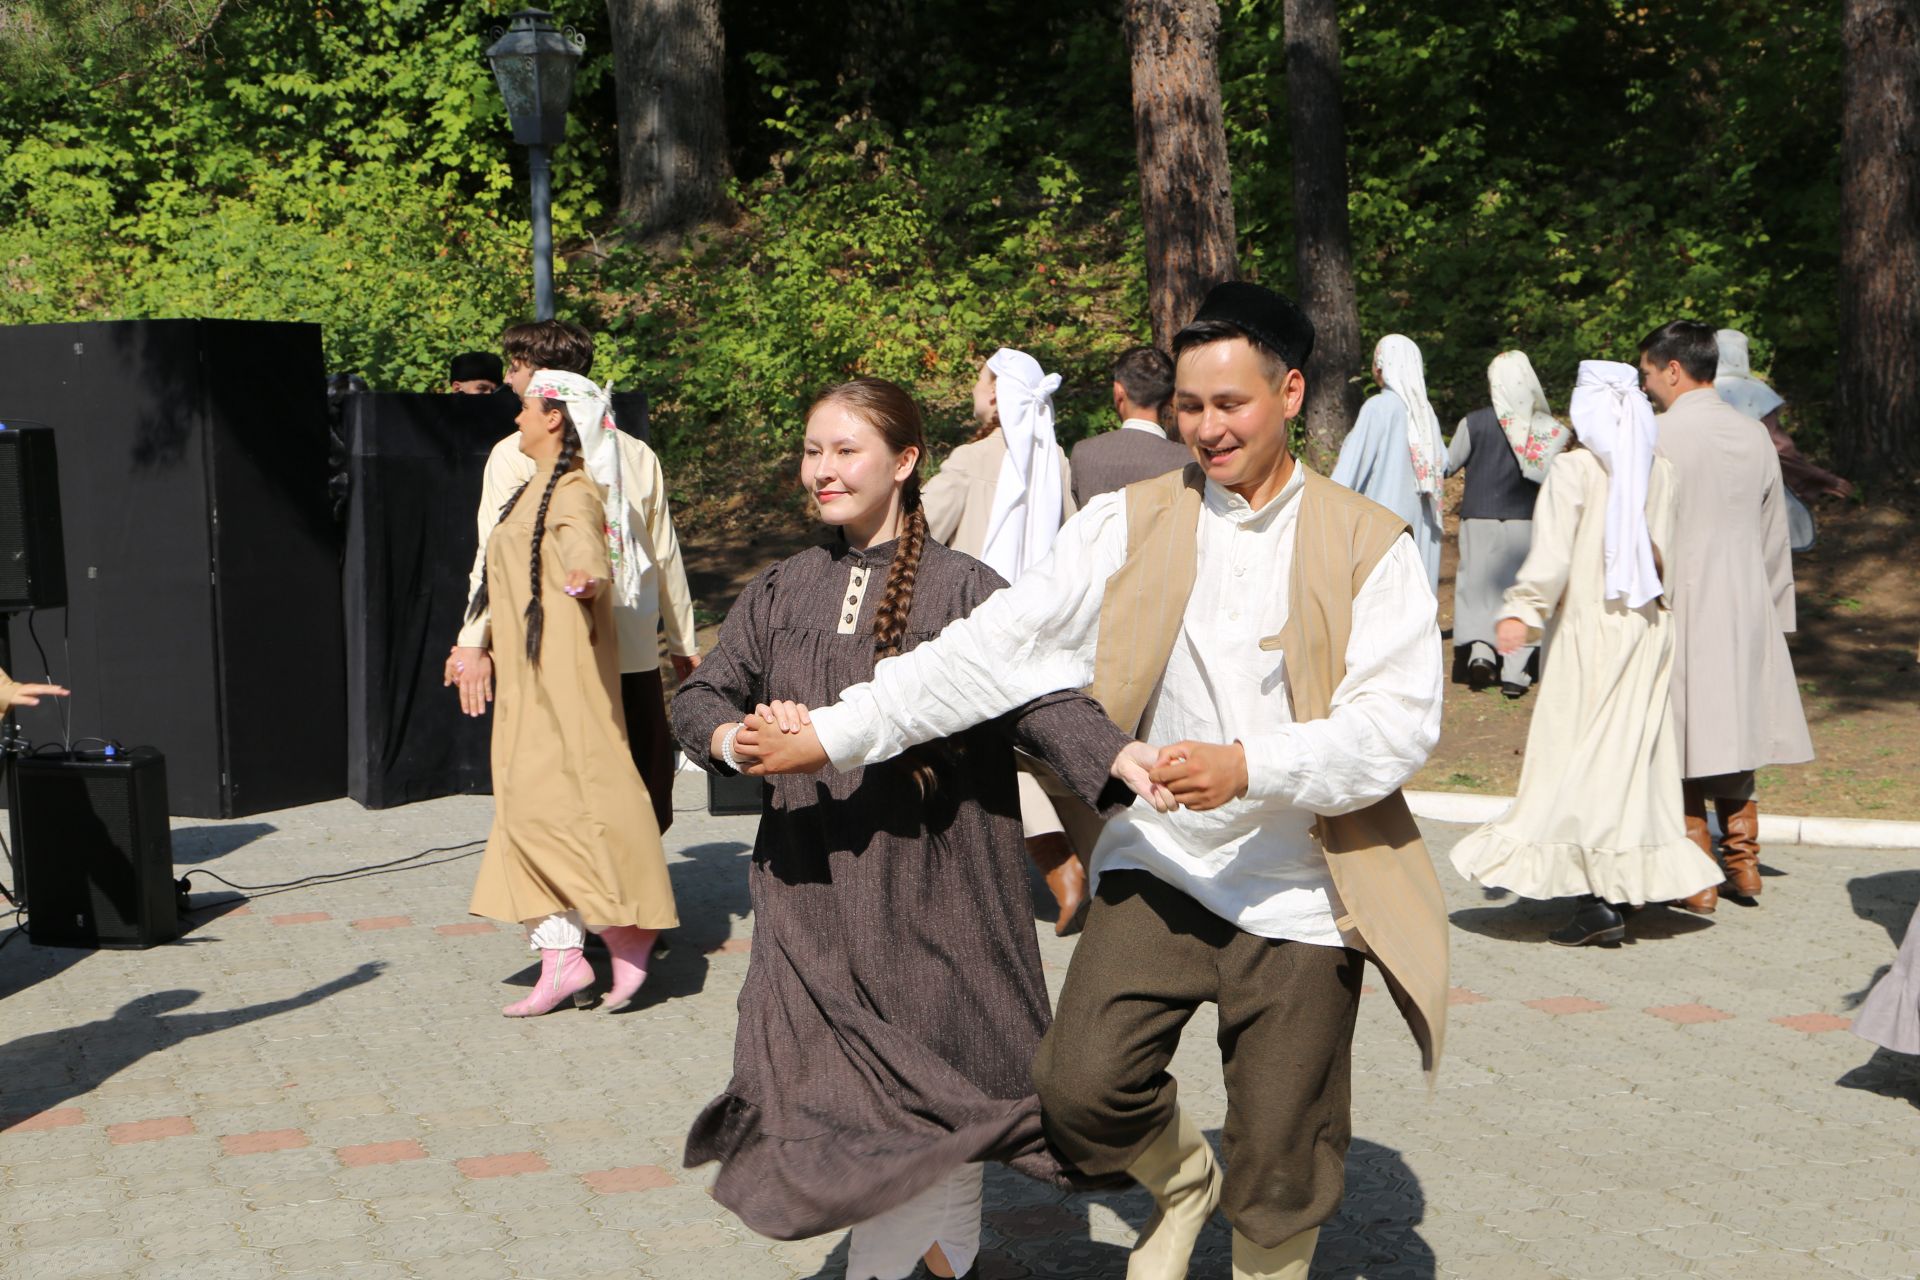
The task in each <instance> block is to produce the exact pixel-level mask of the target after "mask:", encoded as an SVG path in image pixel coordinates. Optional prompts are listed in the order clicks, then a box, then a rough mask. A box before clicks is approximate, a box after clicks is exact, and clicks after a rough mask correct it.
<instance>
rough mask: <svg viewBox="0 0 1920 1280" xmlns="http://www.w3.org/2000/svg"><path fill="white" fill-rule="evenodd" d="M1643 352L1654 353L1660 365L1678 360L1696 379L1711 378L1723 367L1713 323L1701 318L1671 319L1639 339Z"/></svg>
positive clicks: (1657, 363)
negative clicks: (1700, 320) (1706, 322)
mask: <svg viewBox="0 0 1920 1280" xmlns="http://www.w3.org/2000/svg"><path fill="white" fill-rule="evenodd" d="M1640 354H1641V355H1642V356H1648V357H1651V358H1652V360H1653V363H1654V366H1655V367H1656V368H1661V369H1664V368H1666V366H1667V362H1668V361H1669V360H1674V361H1678V362H1679V364H1680V367H1681V368H1682V369H1685V370H1686V371H1687V376H1688V377H1689V378H1692V379H1693V380H1694V381H1695V382H1712V381H1713V375H1714V374H1715V373H1717V372H1718V371H1719V369H1720V343H1719V341H1718V339H1717V338H1716V337H1715V335H1714V331H1713V326H1712V325H1710V324H1701V323H1700V322H1699V321H1698V320H1669V321H1668V322H1667V323H1666V324H1663V325H1661V326H1660V327H1659V328H1658V329H1655V330H1654V331H1653V332H1652V333H1650V334H1648V335H1647V336H1646V337H1644V338H1642V339H1640Z"/></svg>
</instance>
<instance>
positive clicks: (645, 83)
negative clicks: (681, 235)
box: [607, 0, 729, 239]
mask: <svg viewBox="0 0 1920 1280" xmlns="http://www.w3.org/2000/svg"><path fill="white" fill-rule="evenodd" d="M607 19H608V25H609V29H610V30H611V32H612V35H613V69H614V98H615V101H616V103H617V105H618V108H619V125H620V215H619V216H620V221H621V222H622V223H623V224H624V225H625V226H626V227H628V228H629V230H631V231H632V232H634V233H635V234H637V235H640V236H642V237H644V238H647V239H655V238H659V237H663V236H671V235H674V234H676V233H678V232H682V231H685V230H687V229H689V228H691V227H693V226H695V225H696V224H698V223H700V222H701V221H703V220H705V219H707V218H711V217H713V216H714V215H715V214H717V213H719V212H720V211H721V210H722V209H723V208H724V207H725V203H726V192H727V175H728V172H729V167H728V164H727V118H726V99H725V97H724V96H723V94H722V92H721V90H722V87H723V84H724V80H723V67H724V60H725V54H726V37H725V36H724V35H723V34H722V32H721V29H720V0H607Z"/></svg>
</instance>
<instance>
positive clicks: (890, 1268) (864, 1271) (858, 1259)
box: [847, 1164, 982, 1280]
mask: <svg viewBox="0 0 1920 1280" xmlns="http://www.w3.org/2000/svg"><path fill="white" fill-rule="evenodd" d="M981 1173H982V1168H981V1166H980V1165H977V1164H963V1165H961V1166H960V1167H959V1168H958V1169H955V1170H954V1171H953V1172H952V1173H950V1174H948V1175H947V1176H946V1177H944V1178H942V1179H941V1180H940V1181H938V1182H936V1183H934V1184H933V1185H932V1186H930V1187H928V1188H927V1189H926V1190H925V1191H922V1192H921V1193H920V1194H919V1195H917V1196H915V1197H914V1198H913V1199H911V1200H909V1201H907V1202H906V1203H905V1204H903V1205H899V1206H896V1207H895V1208H892V1209H889V1210H887V1211H886V1212H885V1213H883V1214H881V1215H880V1216H879V1217H877V1218H869V1219H867V1220H866V1221H865V1222H861V1223H856V1224H855V1225H854V1228H853V1231H852V1232H851V1233H850V1234H849V1236H848V1239H847V1280H905V1278H906V1277H907V1276H910V1275H912V1274H913V1269H914V1268H915V1267H916V1266H918V1265H919V1263H920V1259H921V1257H922V1256H923V1255H925V1253H926V1252H927V1250H928V1249H931V1248H932V1247H933V1246H934V1245H936V1244H937V1245H939V1246H940V1252H941V1253H943V1254H945V1255H946V1257H947V1264H948V1265H949V1266H950V1267H952V1268H953V1274H954V1275H956V1276H964V1275H966V1274H967V1272H969V1271H971V1270H972V1269H973V1263H974V1259H975V1258H977V1257H979V1255H980V1185H981Z"/></svg>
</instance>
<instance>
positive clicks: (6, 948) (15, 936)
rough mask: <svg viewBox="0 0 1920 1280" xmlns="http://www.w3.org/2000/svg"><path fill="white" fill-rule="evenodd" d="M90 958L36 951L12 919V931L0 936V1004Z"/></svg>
mask: <svg viewBox="0 0 1920 1280" xmlns="http://www.w3.org/2000/svg"><path fill="white" fill-rule="evenodd" d="M92 954H93V953H92V952H91V951H88V950H86V949H85V948H82V947H36V946H34V945H33V944H32V943H31V942H29V941H28V940H27V930H26V926H25V925H24V924H21V923H19V921H18V917H16V918H15V925H14V928H13V929H12V930H11V931H9V932H7V933H4V934H0V1000H6V999H8V998H9V997H11V996H17V995H19V994H20V993H21V992H22V991H25V990H26V989H27V988H29V987H32V986H35V985H36V984H38V983H42V982H45V981H46V980H47V979H48V978H54V977H58V976H59V975H60V974H62V973H65V972H66V971H67V970H68V969H71V968H73V966H74V965H76V964H79V963H80V962H81V961H82V960H85V959H86V958H87V957H88V956H90V955H92ZM0 1052H4V1050H0Z"/></svg>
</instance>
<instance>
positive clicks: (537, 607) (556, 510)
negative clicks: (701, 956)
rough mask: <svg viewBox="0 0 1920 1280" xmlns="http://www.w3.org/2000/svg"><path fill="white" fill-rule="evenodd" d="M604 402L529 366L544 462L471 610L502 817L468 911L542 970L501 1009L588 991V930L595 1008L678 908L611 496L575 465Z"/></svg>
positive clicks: (635, 976) (597, 426)
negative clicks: (651, 769)
mask: <svg viewBox="0 0 1920 1280" xmlns="http://www.w3.org/2000/svg"><path fill="white" fill-rule="evenodd" d="M605 410H606V404H605V393H604V392H603V391H602V390H601V389H600V388H599V387H596V386H595V385H594V384H593V383H592V382H591V381H590V380H589V379H587V378H583V377H581V376H580V375H578V374H574V373H563V372H559V371H556V370H541V371H539V372H537V373H535V374H534V375H533V379H532V381H531V382H530V383H529V384H528V386H527V391H526V395H525V397H524V398H523V400H522V403H521V407H520V416H519V418H518V419H516V424H517V425H518V427H519V429H520V448H521V450H522V451H523V452H524V453H526V455H527V456H528V457H529V458H532V459H533V460H534V462H535V463H536V464H537V469H536V471H535V473H534V478H533V479H532V480H530V481H528V482H527V484H525V485H524V486H522V487H521V488H520V489H519V490H517V491H516V492H515V493H514V495H513V496H512V497H511V498H509V499H508V500H507V503H506V506H505V507H504V508H503V509H502V510H501V512H500V521H499V523H498V524H497V525H496V526H495V527H494V530H493V533H492V534H491V535H490V536H489V538H488V540H487V557H486V570H485V572H484V574H483V575H482V576H481V579H480V584H479V587H478V589H477V590H476V591H475V593H474V598H473V603H472V605H471V606H470V608H469V615H470V616H478V615H479V614H480V613H482V612H488V611H490V612H491V613H492V617H493V627H492V657H493V669H494V681H495V695H494V711H493V797H494V801H493V803H494V810H493V830H492V832H491V833H490V834H489V836H488V838H487V850H486V854H485V856H484V857H483V859H482V860H481V863H480V875H479V879H478V882H477V883H476V884H475V885H474V889H473V902H472V905H471V906H470V907H469V910H471V911H472V912H473V914H475V915H479V916H488V917H491V918H493V919H496V920H511V921H517V922H519V923H522V924H524V925H526V927H527V931H528V938H529V941H530V942H531V944H532V945H533V947H534V948H535V949H536V950H538V951H539V953H540V978H539V981H538V982H537V983H536V984H535V986H534V990H533V992H532V994H530V995H528V996H527V997H526V999H524V1000H520V1001H517V1002H515V1003H513V1004H510V1005H508V1006H507V1007H506V1008H505V1009H503V1010H502V1011H501V1012H503V1013H505V1014H506V1015H507V1016H508V1017H516V1018H517V1017H528V1016H531V1015H534V1014H542V1013H546V1012H548V1011H550V1010H551V1009H553V1008H554V1007H555V1006H556V1005H558V1004H560V1003H561V1002H562V1001H564V1000H566V999H568V998H569V997H572V998H573V1000H574V1002H575V1003H576V1004H581V1003H584V1002H585V1001H586V999H587V989H588V988H590V987H591V986H592V985H593V981H594V976H593V969H592V968H591V967H590V966H589V965H588V964H587V962H586V959H585V957H584V956H583V955H582V954H581V948H582V947H583V946H584V945H585V943H586V932H585V931H586V930H589V929H591V930H592V931H593V932H595V933H597V934H599V935H600V937H601V938H602V940H604V941H605V942H606V944H607V951H608V953H609V955H610V956H611V958H612V964H613V986H612V989H611V990H610V991H609V992H608V993H607V997H606V999H605V1001H603V1002H602V1005H601V1007H602V1008H603V1009H607V1010H613V1009H618V1008H622V1007H624V1006H625V1005H627V1004H628V1003H629V1002H631V1001H632V999H633V997H634V995H635V993H637V992H638V991H639V989H640V985H641V983H643V982H644V981H646V976H647V961H648V957H649V955H650V954H651V952H652V949H653V941H654V937H655V935H656V934H657V933H658V931H659V930H661V929H668V928H672V927H673V926H674V925H675V924H677V923H678V922H679V921H678V918H677V917H676V915H675V914H674V904H673V889H672V887H671V885H670V884H669V883H668V880H667V863H666V857H665V855H664V854H663V853H662V851H661V848H660V827H659V824H658V822H657V821H656V819H655V818H654V811H653V804H652V802H651V800H650V799H649V797H648V795H647V788H646V784H645V783H643V782H642V781H641V780H640V775H639V773H638V771H637V770H636V769H635V768H634V763H633V757H632V755H631V754H630V753H629V752H628V750H627V725H626V717H625V714H624V713H623V711H622V709H621V699H620V641H619V633H618V631H617V629H616V627H615V625H614V621H613V600H612V596H613V593H612V592H611V591H610V590H609V589H608V580H609V578H610V577H611V574H612V569H611V564H610V561H609V558H608V553H607V534H606V529H607V517H606V512H605V503H606V501H607V498H606V495H605V494H604V493H602V491H601V490H600V488H599V486H597V485H596V484H595V483H594V482H593V480H592V479H591V478H590V477H589V476H588V475H587V473H586V471H585V470H584V468H583V467H582V464H581V457H582V455H583V453H584V452H586V448H587V445H588V444H590V443H591V441H585V440H583V437H585V436H589V435H591V434H592V433H594V432H598V431H603V430H606V429H607V428H606V426H605Z"/></svg>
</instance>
